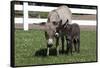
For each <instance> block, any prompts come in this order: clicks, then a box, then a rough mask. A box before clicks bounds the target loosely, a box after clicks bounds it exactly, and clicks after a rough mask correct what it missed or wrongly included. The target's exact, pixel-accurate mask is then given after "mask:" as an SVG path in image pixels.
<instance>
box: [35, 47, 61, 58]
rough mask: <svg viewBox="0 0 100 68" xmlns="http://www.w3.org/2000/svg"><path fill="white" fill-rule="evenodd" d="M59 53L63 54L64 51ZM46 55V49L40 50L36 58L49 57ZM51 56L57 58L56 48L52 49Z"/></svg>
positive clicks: (36, 53)
mask: <svg viewBox="0 0 100 68" xmlns="http://www.w3.org/2000/svg"><path fill="white" fill-rule="evenodd" d="M59 53H60V54H62V51H61V50H60V51H59ZM46 54H47V49H46V48H44V49H39V50H37V51H36V52H35V56H38V57H46V56H47V55H46ZM49 56H57V52H56V48H50V51H49Z"/></svg>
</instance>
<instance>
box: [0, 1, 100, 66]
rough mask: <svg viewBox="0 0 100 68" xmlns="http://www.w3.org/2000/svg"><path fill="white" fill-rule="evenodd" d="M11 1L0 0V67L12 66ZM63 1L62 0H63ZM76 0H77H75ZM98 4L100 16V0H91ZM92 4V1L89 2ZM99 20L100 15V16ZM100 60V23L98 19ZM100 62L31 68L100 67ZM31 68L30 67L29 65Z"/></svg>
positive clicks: (99, 55) (99, 56)
mask: <svg viewBox="0 0 100 68" xmlns="http://www.w3.org/2000/svg"><path fill="white" fill-rule="evenodd" d="M10 1H11V0H0V68H10ZM58 1H60V0H58ZM61 1H62V0H61ZM68 1H69V0H68ZM74 1H75V0H74ZM79 1H81V0H79ZM87 1H89V0H87ZM91 1H93V3H94V4H96V5H98V16H100V13H99V12H100V5H99V4H100V0H91ZM87 3H89V4H90V2H87ZM98 20H99V17H98ZM98 26H99V27H98V35H99V36H98V59H99V60H98V61H100V46H99V45H100V42H99V41H100V24H99V21H98ZM99 66H100V62H96V63H84V64H83V63H81V64H64V65H50V66H35V67H31V68H50V67H52V68H55V67H57V68H61V67H65V68H85V67H86V68H99ZM28 68H29V67H28Z"/></svg>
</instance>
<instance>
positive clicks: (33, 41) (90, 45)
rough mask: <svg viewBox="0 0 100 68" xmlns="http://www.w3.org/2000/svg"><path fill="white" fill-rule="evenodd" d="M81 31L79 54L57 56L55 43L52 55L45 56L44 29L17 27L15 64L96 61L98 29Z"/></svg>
mask: <svg viewBox="0 0 100 68" xmlns="http://www.w3.org/2000/svg"><path fill="white" fill-rule="evenodd" d="M80 33H81V34H80V53H79V54H77V53H73V55H70V54H69V55H67V54H61V53H60V55H59V56H56V55H55V45H54V46H53V47H52V49H51V51H50V54H51V55H50V56H48V57H47V56H45V54H46V48H47V46H46V41H45V36H44V32H43V31H41V30H37V29H33V30H28V31H24V30H21V29H16V30H15V66H24V65H40V64H59V63H74V62H90V61H96V31H89V30H87V31H82V30H81V32H80ZM60 50H61V48H60Z"/></svg>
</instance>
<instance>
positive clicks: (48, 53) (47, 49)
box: [47, 47, 49, 56]
mask: <svg viewBox="0 0 100 68" xmlns="http://www.w3.org/2000/svg"><path fill="white" fill-rule="evenodd" d="M47 56H49V47H47Z"/></svg>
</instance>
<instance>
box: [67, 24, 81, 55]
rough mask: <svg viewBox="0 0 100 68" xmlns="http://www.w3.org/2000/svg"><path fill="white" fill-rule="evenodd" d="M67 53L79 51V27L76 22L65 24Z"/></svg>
mask: <svg viewBox="0 0 100 68" xmlns="http://www.w3.org/2000/svg"><path fill="white" fill-rule="evenodd" d="M65 30H66V41H67V53H69V52H71V54H72V51H73V48H74V49H75V52H77V53H79V52H80V27H79V25H78V24H76V23H74V24H67V26H66V28H65Z"/></svg>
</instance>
